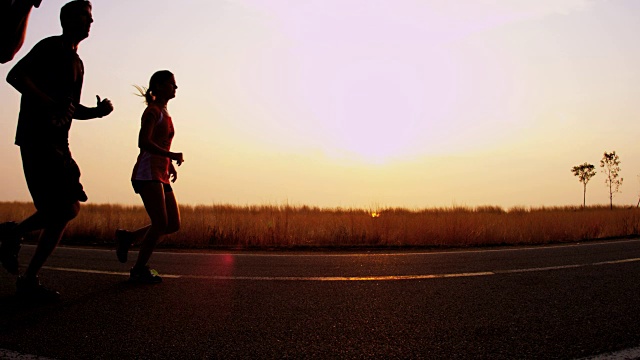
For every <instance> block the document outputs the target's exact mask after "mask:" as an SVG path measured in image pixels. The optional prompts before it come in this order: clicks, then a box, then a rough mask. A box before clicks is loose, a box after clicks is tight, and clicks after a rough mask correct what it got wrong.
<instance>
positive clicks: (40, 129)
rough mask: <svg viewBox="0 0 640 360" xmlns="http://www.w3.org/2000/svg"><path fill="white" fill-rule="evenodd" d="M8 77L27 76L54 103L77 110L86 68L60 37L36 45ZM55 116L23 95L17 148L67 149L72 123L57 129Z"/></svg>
mask: <svg viewBox="0 0 640 360" xmlns="http://www.w3.org/2000/svg"><path fill="white" fill-rule="evenodd" d="M8 76H9V77H11V76H27V77H28V78H29V79H30V80H31V81H33V83H34V84H35V85H36V87H38V88H39V89H40V90H42V91H43V92H44V93H45V94H47V95H48V96H49V97H51V98H52V99H53V100H54V101H56V102H58V103H61V104H62V103H65V102H72V103H73V104H74V105H75V106H77V105H78V104H79V102H80V93H81V90H82V80H83V77H84V65H83V64H82V60H81V59H80V57H79V56H78V54H77V53H76V52H75V51H74V50H73V49H71V48H69V47H68V46H64V44H63V41H62V37H61V36H52V37H49V38H46V39H43V40H41V41H40V42H39V43H37V44H36V45H35V46H34V47H33V49H31V51H29V53H28V54H27V55H25V57H24V58H22V59H21V60H20V61H19V62H18V63H17V64H16V65H15V66H14V67H13V69H11V71H10V72H9V75H8ZM56 116H57V114H54V113H52V111H51V110H50V109H49V108H48V107H47V106H46V105H45V104H43V103H42V102H41V101H40V100H39V99H38V98H35V97H30V96H27V95H22V99H21V101H20V115H19V117H18V129H17V132H16V142H15V143H16V145H19V146H38V145H55V146H65V147H66V146H68V144H69V129H70V128H71V122H68V123H66V124H65V125H63V126H58V125H56V124H55V119H56Z"/></svg>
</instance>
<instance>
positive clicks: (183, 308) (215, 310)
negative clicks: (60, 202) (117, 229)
mask: <svg viewBox="0 0 640 360" xmlns="http://www.w3.org/2000/svg"><path fill="white" fill-rule="evenodd" d="M33 249H34V248H33V247H32V246H24V248H23V250H22V252H21V254H20V260H21V263H22V264H25V263H26V262H27V261H28V259H29V257H30V255H31V253H32V252H33ZM130 255H131V256H130V262H129V263H128V264H120V263H119V262H117V260H116V257H115V252H114V251H112V250H105V249H88V248H71V247H60V248H58V249H57V250H56V251H55V253H54V254H53V255H52V257H51V258H50V260H49V261H48V263H47V267H46V269H44V270H43V271H42V274H41V277H42V279H43V282H44V283H45V284H46V285H48V286H50V287H53V288H56V289H58V290H59V291H60V292H61V293H62V295H63V301H62V302H61V303H59V304H55V305H46V306H42V305H41V306H36V305H30V304H24V303H20V302H19V301H17V299H16V298H15V297H14V296H13V292H14V286H15V278H14V277H13V276H11V275H9V274H7V273H4V272H3V273H2V274H0V356H7V357H11V356H14V357H18V355H19V354H29V355H32V356H42V357H46V358H48V359H258V358H261V359H265V358H288V359H300V358H313V359H317V358H340V359H365V358H385V359H394V358H395V359H407V358H424V359H479V358H486V359H515V358H517V359H574V358H584V357H590V356H593V355H598V354H606V353H611V352H614V353H615V352H621V351H622V352H624V351H630V350H629V349H635V348H638V347H639V346H640V306H639V304H638V302H639V300H638V299H639V298H640V239H631V240H628V239H627V240H625V239H621V240H615V241H606V242H591V243H583V244H572V245H563V246H546V247H514V248H512V247H508V248H490V249H473V250H455V251H452V250H449V251H371V252H365V253H359V252H242V251H238V252H219V251H215V252H178V253H175V252H158V253H156V254H154V256H153V258H152V265H153V267H154V268H156V269H157V270H158V271H159V272H160V273H161V274H162V275H163V277H164V282H163V283H162V284H159V285H146V286H145V285H132V284H128V283H127V282H126V280H127V275H128V269H129V267H130V266H131V265H132V264H133V262H132V260H131V258H134V257H135V255H136V253H135V252H133V253H132V254H130ZM631 351H633V350H631ZM3 352H4V355H3ZM7 354H9V355H7ZM11 354H13V355H11ZM16 354H18V355H16Z"/></svg>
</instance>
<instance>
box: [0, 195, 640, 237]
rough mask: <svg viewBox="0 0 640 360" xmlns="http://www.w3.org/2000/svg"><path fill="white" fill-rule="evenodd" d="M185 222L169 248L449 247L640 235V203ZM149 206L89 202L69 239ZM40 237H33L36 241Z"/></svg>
mask: <svg viewBox="0 0 640 360" xmlns="http://www.w3.org/2000/svg"><path fill="white" fill-rule="evenodd" d="M32 211H33V206H32V204H30V203H15V202H0V221H8V220H21V219H23V218H24V217H25V216H28V215H29V214H30V213H31V212H32ZM181 215H182V228H181V230H180V231H179V232H178V233H176V234H173V235H170V236H167V237H166V238H165V239H164V240H163V243H162V246H165V247H183V248H215V247H239V248H254V247H262V248H272V247H282V248H297V247H354V246H355V247H370V246H380V247H404V246H418V247H421V246H424V247H449V246H480V245H505V244H506V245H516V244H547V243H558V242H572V241H582V240H590V239H600V238H610V237H621V236H631V235H636V234H638V226H639V224H640V209H637V208H622V207H618V208H614V209H613V210H610V209H609V208H608V207H607V206H594V207H587V208H586V209H582V208H580V207H554V208H531V209H529V208H524V207H519V208H512V209H508V210H505V209H502V208H500V207H495V206H483V207H476V208H468V207H452V208H433V209H420V210H408V209H397V208H382V209H341V208H335V209H324V208H315V207H307V206H299V207H296V206H230V205H212V206H182V207H181ZM147 222H148V218H147V215H146V213H145V211H144V209H143V208H142V207H139V206H121V205H84V206H83V207H82V210H81V212H80V215H79V216H78V218H76V219H75V220H73V221H72V222H71V223H70V225H69V227H68V230H67V232H66V234H65V238H64V239H63V243H66V244H87V245H110V244H112V242H113V233H114V231H115V229H117V228H125V229H135V228H138V227H141V226H143V225H145V224H147ZM33 239H34V237H31V239H30V240H31V241H32V240H33Z"/></svg>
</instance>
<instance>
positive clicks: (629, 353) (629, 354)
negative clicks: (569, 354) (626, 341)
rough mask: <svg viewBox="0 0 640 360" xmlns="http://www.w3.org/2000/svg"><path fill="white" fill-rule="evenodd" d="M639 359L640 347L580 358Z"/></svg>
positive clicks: (606, 359)
mask: <svg viewBox="0 0 640 360" xmlns="http://www.w3.org/2000/svg"><path fill="white" fill-rule="evenodd" d="M631 359H640V347H636V348H632V349H625V350H620V351H616V352H612V353H608V354H600V355H595V356H590V357H586V358H582V359H581V360H631Z"/></svg>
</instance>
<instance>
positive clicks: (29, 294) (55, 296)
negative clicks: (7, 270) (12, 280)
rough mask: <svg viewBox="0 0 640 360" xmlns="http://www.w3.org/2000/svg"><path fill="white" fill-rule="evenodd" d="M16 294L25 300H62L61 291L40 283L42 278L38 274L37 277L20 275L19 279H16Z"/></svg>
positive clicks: (50, 301) (46, 301)
mask: <svg viewBox="0 0 640 360" xmlns="http://www.w3.org/2000/svg"><path fill="white" fill-rule="evenodd" d="M16 296H17V297H19V298H20V299H21V300H24V301H33V302H41V303H54V302H58V301H60V293H59V292H57V291H55V290H52V289H48V288H46V287H44V286H43V285H42V284H40V279H38V277H37V276H36V277H35V278H30V277H26V276H18V280H17V281H16Z"/></svg>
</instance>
